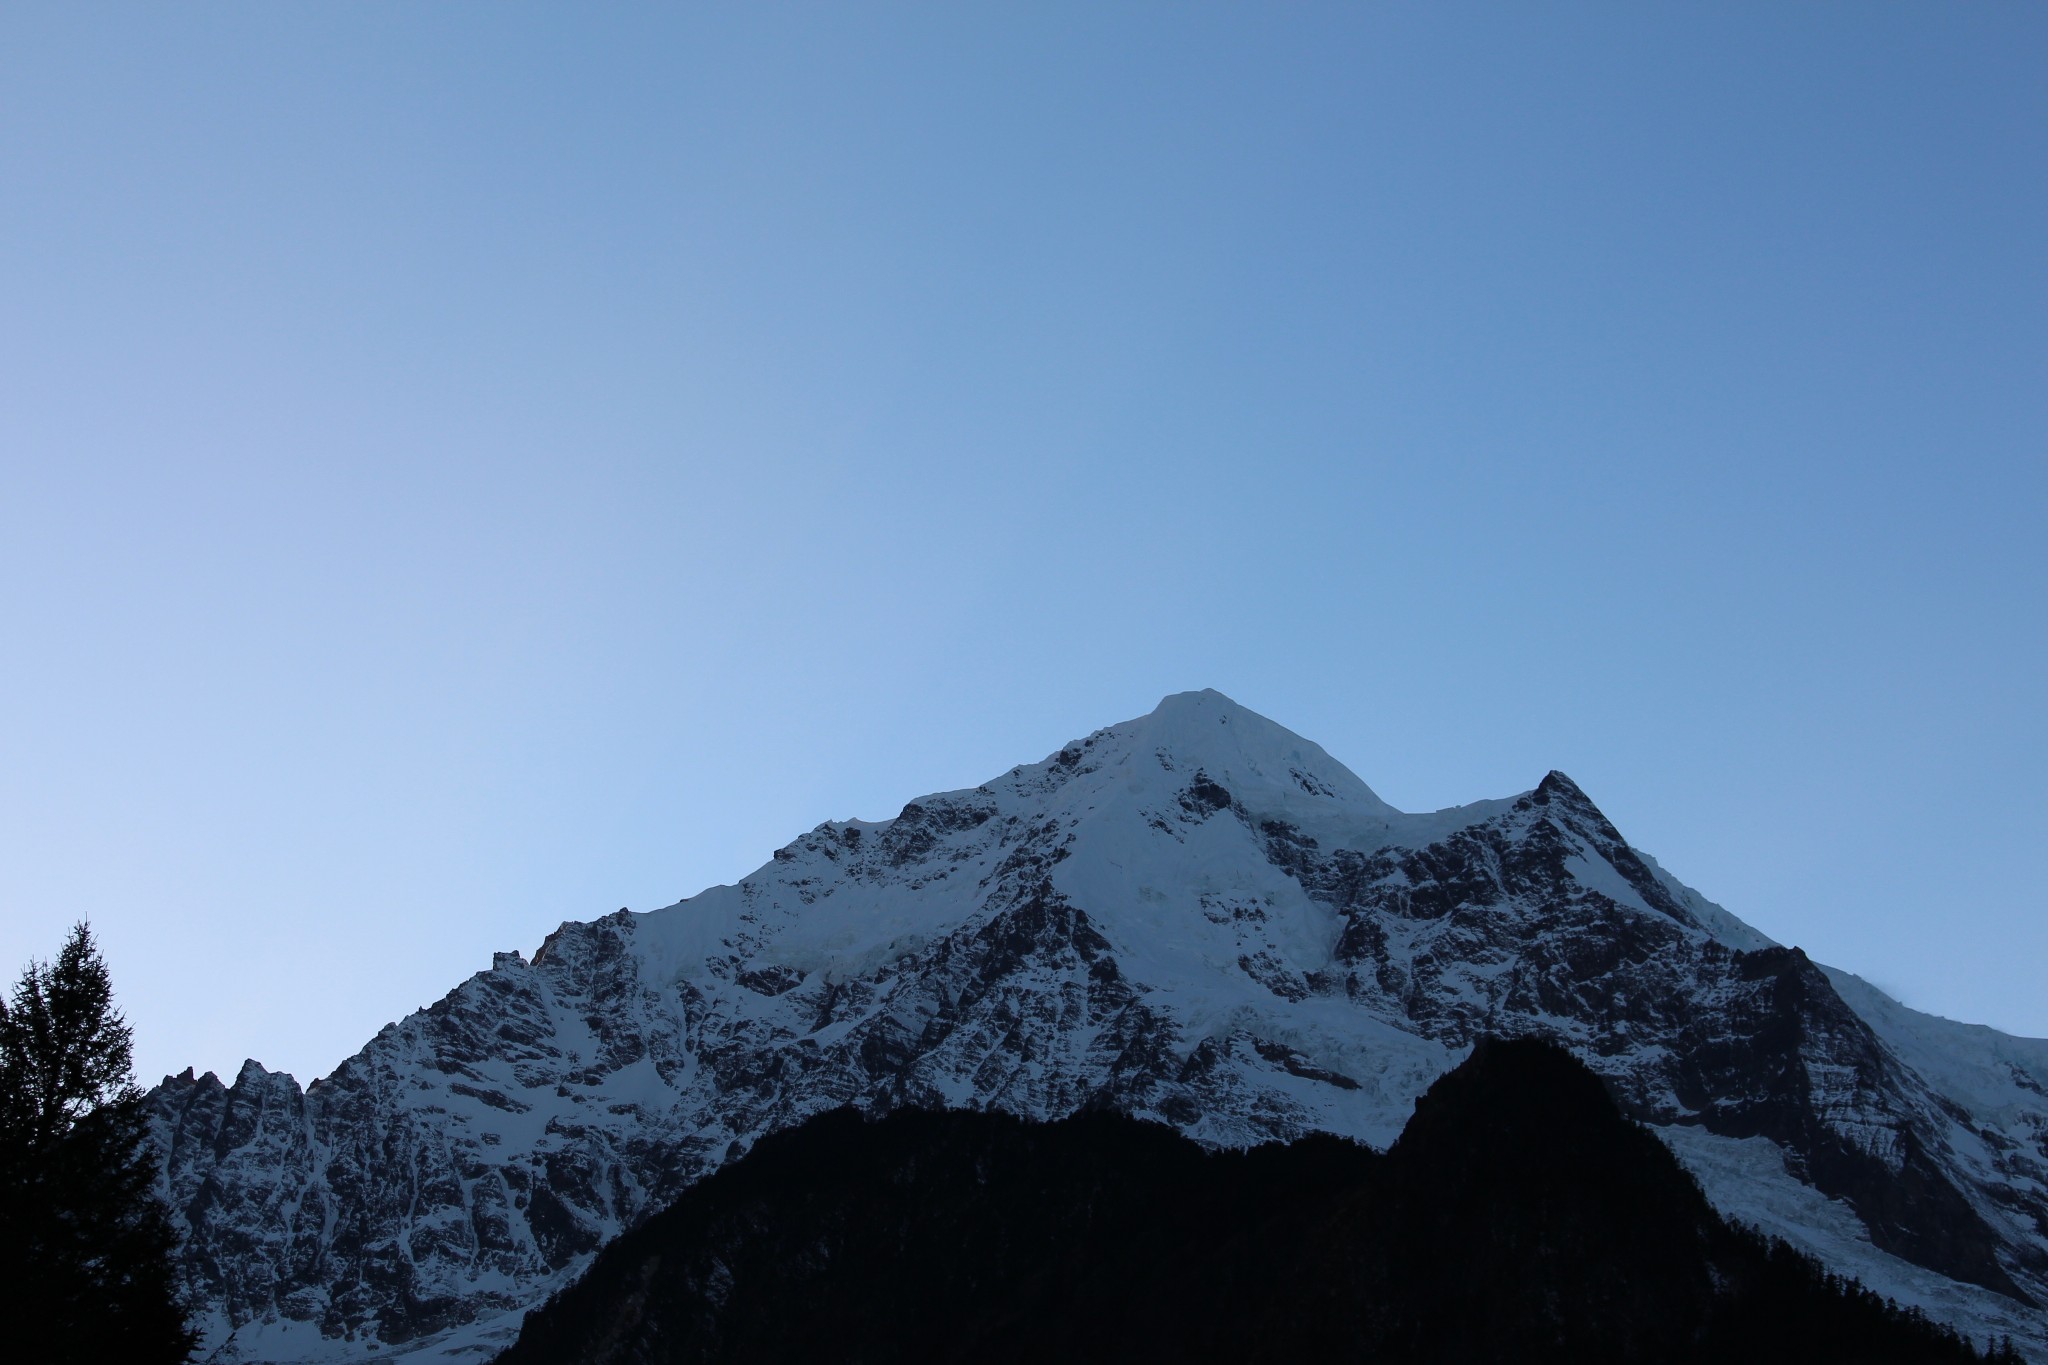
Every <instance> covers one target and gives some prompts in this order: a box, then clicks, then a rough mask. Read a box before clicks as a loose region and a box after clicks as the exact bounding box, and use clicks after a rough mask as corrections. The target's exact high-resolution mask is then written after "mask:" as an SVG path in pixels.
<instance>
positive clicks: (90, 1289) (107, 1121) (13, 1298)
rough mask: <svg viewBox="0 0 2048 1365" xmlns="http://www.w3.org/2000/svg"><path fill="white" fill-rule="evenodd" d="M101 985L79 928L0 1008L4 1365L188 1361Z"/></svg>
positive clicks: (167, 1238) (190, 1342)
mask: <svg viewBox="0 0 2048 1365" xmlns="http://www.w3.org/2000/svg"><path fill="white" fill-rule="evenodd" d="M129 1037H130V1035H129V1030H128V1026H127V1024H126V1023H125V1022H123V1020H122V1018H121V1015H120V1014H119V1012H117V1011H116V1010H115V1009H114V989H113V983H112V981H111V980H110V979H109V977H108V975H107V966H106V963H105V962H104V961H103V960H102V959H101V957H100V955H99V950H98V949H97V948H96V947H95V946H94V944H93V941H92V934H91V931H90V930H88V929H87V928H86V926H85V925H83V924H80V925H79V926H78V927H77V928H75V929H74V930H72V933H71V938H70V940H69V941H68V942H66V943H65V945H64V949H63V951H62V952H61V953H59V954H58V955H57V961H56V962H55V964H50V963H43V962H32V963H30V964H29V965H28V967H27V968H26V969H25V970H24V971H23V972H22V974H21V979H20V980H19V981H18V982H16V984H15V987H14V992H13V996H12V998H11V999H9V1000H5V1001H0V1321H4V1322H5V1324H6V1327H5V1332H4V1336H0V1343H4V1346H5V1354H6V1356H7V1357H8V1358H9V1359H11V1360H20V1361H35V1362H38V1363H39V1365H41V1363H42V1362H51V1363H52V1365H57V1363H61V1362H71V1361H78V1362H88V1361H90V1362H101V1361H124V1362H129V1361H132V1362H137V1363H138V1365H143V1363H145V1362H158V1361H182V1360H185V1359H187V1358H188V1357H189V1356H190V1355H191V1353H192V1348H193V1346H194V1344H195V1343H196V1341H197V1338H196V1336H195V1334H194V1333H193V1332H192V1330H191V1328H190V1327H189V1326H188V1324H187V1322H186V1315H185V1312H184V1309H183V1308H182V1306H181V1304H180V1300H179V1294H178V1290H177V1280H176V1271H175V1269H174V1265H173V1255H174V1253H175V1252H176V1250H177V1234H176V1232H175V1231H174V1230H173V1229H172V1227H171V1224H170V1221H169V1219H168V1217H167V1216H166V1215H165V1213H164V1210H163V1206H162V1205H161V1204H160V1203H158V1202H157V1199H156V1197H155V1192H154V1186H155V1179H156V1172H155V1169H154V1165H153V1162H152V1160H151V1157H150V1155H149V1148H148V1146H147V1142H146V1137H147V1119H146V1115H145V1113H144V1109H143V1096H142V1091H141V1090H140V1089H139V1088H138V1087H137V1086H136V1084H135V1081H134V1077H133V1076H132V1074H131V1072H130V1054H129Z"/></svg>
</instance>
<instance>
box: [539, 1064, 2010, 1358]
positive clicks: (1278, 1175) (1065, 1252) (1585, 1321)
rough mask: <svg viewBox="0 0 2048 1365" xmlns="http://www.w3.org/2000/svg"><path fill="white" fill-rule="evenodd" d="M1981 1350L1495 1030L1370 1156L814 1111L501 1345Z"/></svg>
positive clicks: (958, 1116) (1143, 1130)
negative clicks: (1755, 1216) (1891, 1298)
mask: <svg viewBox="0 0 2048 1365" xmlns="http://www.w3.org/2000/svg"><path fill="white" fill-rule="evenodd" d="M1985 1358H1986V1357H1985V1356H1983V1355H1980V1354H1979V1352H1978V1351H1977V1350H1975V1349H1973V1348H1972V1346H1971V1345H1970V1344H1969V1343H1967V1342H1965V1341H1964V1340H1963V1339H1961V1338H1960V1337H1958V1336H1956V1335H1955V1334H1954V1333H1952V1332H1951V1331H1950V1330H1949V1329H1947V1328H1945V1327H1941V1326H1938V1325H1936V1324H1933V1323H1930V1322H1929V1321H1927V1320H1926V1319H1925V1318H1923V1317H1921V1316H1919V1315H1918V1314H1917V1313H1912V1312H1907V1311H1902V1310H1900V1309H1898V1308H1896V1307H1894V1306H1892V1305H1891V1304H1889V1303H1888V1302H1887V1301H1886V1300H1883V1299H1880V1298H1878V1297H1877V1296H1876V1295H1874V1294H1871V1293H1869V1292H1867V1291H1864V1290H1862V1289H1861V1288H1859V1287H1857V1286H1855V1285H1854V1284H1851V1283H1847V1282H1844V1281H1842V1280H1841V1279H1839V1278H1838V1277H1835V1276H1832V1275H1830V1274H1828V1273H1827V1272H1826V1271H1824V1270H1823V1269H1822V1268H1821V1267H1820V1266H1819V1265H1818V1264H1816V1263H1815V1262H1813V1261H1811V1260H1809V1259H1807V1258H1805V1257H1803V1256H1800V1255H1798V1254H1796V1253H1794V1252H1792V1251H1791V1250H1789V1249H1788V1248H1787V1247H1785V1246H1784V1245H1783V1244H1782V1243H1776V1242H1768V1241H1766V1240H1765V1239H1763V1238H1762V1237H1760V1236H1758V1235H1756V1234H1755V1233H1752V1232H1750V1231H1748V1230H1746V1229H1743V1228H1739V1227H1735V1226H1731V1225H1730V1224H1728V1223H1727V1222H1725V1221H1724V1220H1723V1219H1721V1218H1720V1217H1719V1216H1718V1215H1717V1214H1716V1213H1715V1212H1714V1210H1713V1208H1712V1207H1711V1206H1710V1205H1709V1204H1708V1202H1707V1200H1706V1198H1705V1197H1704V1196H1703V1195H1702V1194H1701V1192H1700V1189H1699V1187H1698V1185H1697V1184H1696V1183H1695V1182H1694V1181H1693V1179H1692V1178H1691V1177H1690V1176H1689V1175H1687V1174H1686V1172H1685V1171H1684V1170H1683V1168H1681V1167H1680V1166H1679V1165H1678V1163H1677V1162H1676V1161H1675V1160H1674V1159H1673V1157H1672V1156H1671V1154H1670V1153H1669V1152H1668V1151H1667V1150H1666V1149H1665V1148H1664V1146H1663V1144H1661V1143H1660V1142H1659V1141H1658V1140H1657V1139H1656V1138H1655V1137H1654V1136H1653V1135H1652V1134H1651V1133H1650V1132H1649V1131H1648V1130H1646V1129H1644V1128H1643V1127H1641V1126H1640V1125H1638V1124H1636V1123H1634V1122H1632V1121H1630V1120H1628V1119H1626V1118H1624V1117H1623V1116H1622V1114H1621V1112H1620V1111H1619V1110H1618V1109H1617V1107H1616V1106H1615V1104H1614V1102H1613V1100H1612V1099H1611V1098H1610V1096H1609V1095H1608V1093H1607V1091H1606V1090H1605V1088H1604V1087H1603V1085H1602V1083H1601V1082H1600V1080H1599V1079H1598V1078H1597V1077H1596V1076H1595V1075H1594V1074H1593V1073H1592V1072H1590V1071H1588V1070H1587V1069H1586V1068H1585V1067H1584V1066H1583V1065H1581V1064H1580V1063H1579V1062H1578V1061H1576V1060H1575V1059H1574V1058H1573V1057H1572V1056H1571V1055H1570V1054H1569V1053H1567V1052H1565V1051H1564V1050H1562V1049H1561V1048H1559V1047H1557V1046H1555V1045H1553V1044H1550V1043H1546V1042H1541V1041H1537V1040H1534V1039H1522V1040H1515V1041H1499V1040H1486V1041H1482V1042H1481V1043H1480V1044H1479V1045H1478V1046H1477V1047H1476V1048H1475V1050H1474V1051H1473V1053H1472V1055H1471V1057H1470V1058H1469V1059H1467V1060H1466V1061H1465V1062H1464V1063H1463V1064H1462V1065H1460V1066H1458V1067H1457V1068H1456V1069H1455V1070H1453V1071H1451V1072H1449V1073H1448V1074H1446V1075H1445V1076H1443V1077H1442V1078H1440V1079H1439V1080H1438V1081H1437V1082H1436V1083H1435V1084H1434V1085H1432V1086H1431V1087H1430V1088H1429V1090H1428V1091H1427V1092H1426V1093H1425V1094H1424V1095H1423V1096H1422V1097H1421V1099H1420V1100H1418V1101H1417V1103H1416V1107H1415V1114H1414V1117H1413V1119H1412V1120H1411V1121H1410V1123H1409V1124H1408V1127H1407V1129H1406V1131H1405V1132H1403V1134H1402V1135H1401V1138H1400V1140H1399V1141H1398V1142H1396V1143H1395V1144H1394V1146H1393V1147H1392V1148H1391V1149H1390V1150H1389V1151H1388V1152H1386V1153H1385V1154H1384V1155H1382V1154H1379V1153H1375V1152H1373V1151H1372V1150H1371V1149H1369V1148H1366V1147H1363V1146H1359V1145H1356V1144H1354V1143H1351V1142H1348V1141H1345V1140H1343V1139H1339V1138H1334V1137H1329V1136H1324V1135H1311V1136H1308V1137H1304V1138H1302V1139H1300V1140H1298V1141H1295V1142H1293V1143H1290V1144H1284V1145H1283V1144H1269V1145H1266V1146H1262V1147H1257V1148H1253V1149H1250V1150H1245V1151H1230V1150H1224V1151H1217V1150H1212V1149H1205V1148H1203V1147H1200V1146H1198V1145H1196V1144H1195V1143H1193V1142H1190V1141H1188V1140H1187V1139H1186V1138H1184V1137H1182V1136H1180V1135H1179V1134H1178V1133H1176V1132H1175V1131H1174V1130H1172V1129H1170V1128H1167V1127H1165V1126H1163V1125H1158V1124H1153V1123H1148V1122H1144V1121H1141V1120H1136V1119H1131V1118H1128V1117H1124V1116H1121V1115H1117V1114H1113V1113H1108V1112H1094V1113H1086V1114H1082V1115H1079V1116H1076V1117H1074V1118H1069V1119H1065V1120H1061V1121H1058V1122H1053V1123H1036V1122H1031V1121H1027V1120H1023V1119H1019V1118H1015V1117H1011V1116H1008V1115H1001V1114H987V1113H966V1112H957V1111H955V1112H931V1111H924V1110H908V1109H906V1110H899V1111H897V1112H895V1113H893V1114H891V1115H889V1116H888V1117H886V1118H883V1119H880V1120H878V1121H871V1120H868V1119H865V1118H863V1117H862V1116H861V1115H860V1114H859V1113H857V1112H855V1111H853V1110H851V1109H842V1110H838V1111H834V1112H831V1113H827V1114H824V1115H821V1116H819V1117H817V1118H814V1119H812V1120H810V1121H809V1122H807V1123H805V1124H803V1125H801V1126H800V1127H797V1128H795V1129H790V1130H786V1131H783V1132H780V1133H776V1134H771V1135H769V1136H767V1137H765V1138H763V1139H761V1141H760V1142H759V1143H758V1144H757V1145H756V1146H755V1147H754V1149H753V1150H752V1151H751V1152H750V1153H749V1154H748V1155H747V1156H745V1157H744V1158H741V1159H740V1160H738V1161H736V1162H733V1163H732V1164H730V1165H728V1166H726V1167H725V1168H723V1169H721V1170H719V1171H718V1172H716V1173H715V1174H713V1175H711V1176H710V1177H708V1178H707V1179H705V1180H704V1181H703V1182H702V1183H701V1184H699V1185H697V1186H696V1187H694V1188H692V1189H691V1190H689V1191H688V1192H686V1193H685V1194H684V1195H683V1196H682V1197H681V1198H680V1199H679V1200H678V1201H677V1202H676V1203H675V1204H674V1205H673V1206H672V1207H671V1208H669V1209H668V1210H667V1211H665V1212H663V1213H661V1214H659V1215H656V1216H655V1217H654V1218H652V1219H650V1220H649V1221H648V1222H647V1223H645V1224H644V1225H643V1226H641V1227H639V1228H638V1229H636V1230H634V1231H632V1232H629V1233H627V1234H626V1235H624V1236H622V1237H620V1238H619V1239H618V1240H617V1241H615V1242H614V1243H613V1244H612V1245H611V1246H610V1247H609V1248H607V1249H606V1250H605V1251H604V1252H603V1253H601V1254H600V1255H599V1256H598V1258H597V1260H596V1261H595V1263H594V1264H593V1265H592V1267H591V1269H590V1271H589V1272H588V1273H587V1274H586V1275H585V1276H584V1277H583V1278H582V1279H581V1280H580V1281H579V1282H577V1283H576V1284H574V1285H573V1286H571V1287H569V1288H568V1289H566V1290H564V1291H563V1292H561V1293H560V1294H558V1295H556V1296H555V1297H554V1298H553V1299H552V1300H550V1301H549V1302H548V1303H547V1304H546V1305H545V1306H544V1307H543V1308H541V1309H538V1310H536V1311H535V1312H533V1313H531V1314H529V1315H528V1317H527V1320H526V1324H525V1328H524V1330H523V1332H522V1333H521V1335H520V1337H519V1339H518V1341H517V1342H516V1343H515V1344H514V1345H513V1346H512V1347H511V1348H510V1349H509V1350H508V1351H507V1352H506V1353H505V1354H503V1355H502V1356H500V1357H499V1361H500V1365H569V1362H577V1363H578V1365H614V1363H615V1362H616V1363H617V1365H625V1363H626V1362H633V1363H634V1365H652V1363H653V1362H685V1361H688V1362H712V1361H785V1360H787V1361H794V1360H835V1361H848V1362H853V1361H876V1362H880V1361H989V1360H1016V1361H1023V1360H1032V1361H1041V1360H1084V1361H1085V1360H1104V1361H1107V1360H1118V1361H1127V1360H1209V1359H1219V1360H1220V1359H1230V1360H1252V1361H1256V1360H1273V1361H1280V1360H1308V1359H1318V1360H1320V1359H1330V1360H1338V1359H1371V1360H1374V1361H1417V1362H1421V1361H1430V1362H1459V1361H1474V1362H1477V1361H1489V1362H1490V1361H1509V1360H1512V1361H1558V1362H1564V1361H1570V1362H1574V1365H1588V1363H1589V1362H1603V1361H1612V1362H1628V1361H1642V1362H1652V1361H1655V1362H1723V1361H1725V1362H1745V1363H1747V1362H1759V1361H1802V1362H1818V1361H1840V1362H1852V1361H1853V1362H1872V1363H1877V1362H1901V1363H1902V1365H1903V1363H1904V1362H1916V1363H1922V1362H1943V1361H1957V1362H1962V1361H1974V1360H1980V1359H1985ZM1989 1358H1990V1359H1993V1360H2011V1361H2017V1360H2018V1357H2017V1356H2015V1355H2012V1354H2010V1352H2009V1351H2004V1350H2001V1351H1997V1352H1994V1353H1993V1354H1992V1355H1991V1356H1990V1357H1989Z"/></svg>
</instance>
